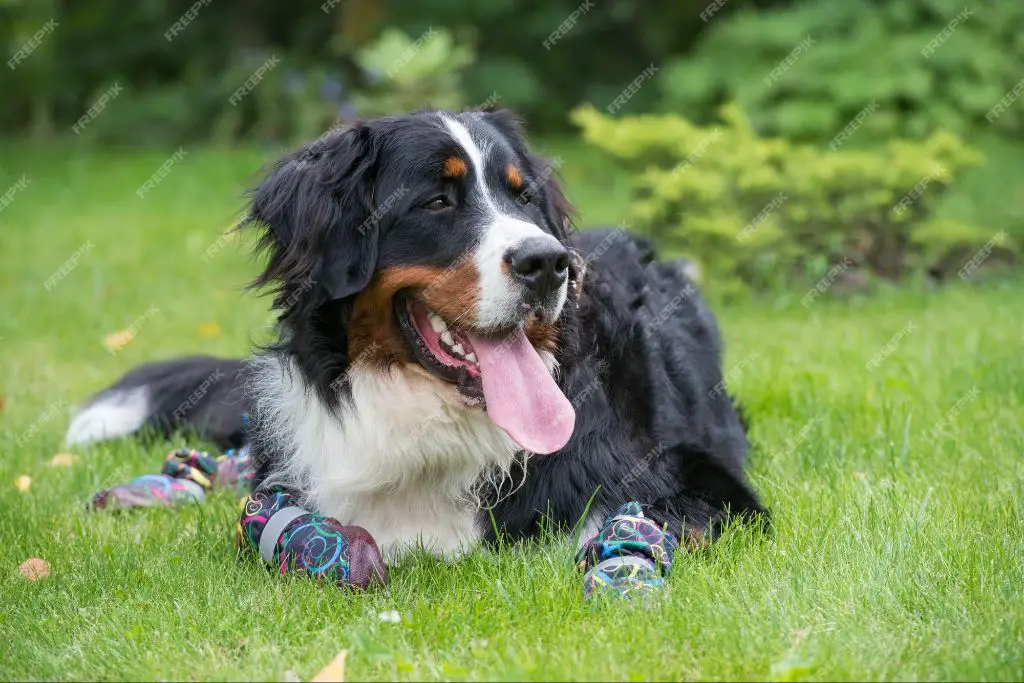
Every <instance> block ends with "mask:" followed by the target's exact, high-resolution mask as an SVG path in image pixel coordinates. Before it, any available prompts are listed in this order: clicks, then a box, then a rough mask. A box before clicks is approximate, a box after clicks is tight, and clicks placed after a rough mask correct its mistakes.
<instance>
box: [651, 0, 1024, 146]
mask: <svg viewBox="0 0 1024 683" xmlns="http://www.w3.org/2000/svg"><path fill="white" fill-rule="evenodd" d="M727 9H731V7H729V6H727ZM808 38H809V39H810V44H809V45H807V46H806V47H805V49H802V50H800V52H799V54H793V53H794V50H795V49H796V48H797V46H798V45H800V44H801V42H802V41H805V40H807V39H808ZM791 54H793V57H794V59H793V61H792V65H791V67H790V68H789V69H788V70H786V71H785V72H782V73H777V74H776V76H772V71H773V70H774V69H775V68H776V67H777V66H778V65H780V64H781V63H782V62H783V61H784V60H786V59H787V57H789V56H790V55H791ZM1022 63H1024V3H1021V2H1012V1H1011V2H992V3H978V4H972V3H965V2H963V0H899V1H898V2H890V1H888V0H886V1H885V2H878V1H877V0H841V1H840V2H821V1H820V0H801V1H800V2H797V3H793V4H792V5H790V6H788V7H781V8H780V7H772V8H770V9H764V10H757V9H754V8H752V7H750V6H744V7H741V8H740V9H738V10H737V11H735V12H731V13H729V14H727V15H726V14H722V15H715V16H714V17H712V18H711V19H710V21H709V27H708V30H707V32H706V33H705V35H704V37H703V38H702V39H701V40H700V41H698V44H697V46H696V49H695V50H694V51H693V53H692V54H691V55H686V56H682V55H681V56H677V57H674V58H672V59H670V60H668V61H667V62H666V63H665V68H664V69H663V71H662V73H661V77H660V78H659V79H658V84H659V87H660V88H661V93H662V102H661V105H660V106H661V107H662V110H663V111H668V112H682V113H685V114H686V115H687V116H689V117H691V118H693V119H695V120H697V121H701V122H703V121H710V120H711V118H713V116H714V112H715V110H716V108H717V107H718V106H719V105H720V104H722V103H725V102H736V103H738V104H739V105H740V106H741V107H743V109H744V111H747V112H750V114H751V117H752V121H753V124H754V127H755V128H756V129H757V130H758V131H760V132H761V133H762V134H767V135H782V136H784V137H786V138H789V139H798V140H804V141H817V142H828V141H829V140H831V139H833V137H834V136H835V135H836V134H837V133H839V131H840V130H841V129H842V128H843V127H844V126H846V125H847V123H848V122H849V121H850V120H851V119H853V118H854V117H855V116H857V115H858V113H859V112H861V111H863V110H864V108H865V107H870V106H874V107H875V108H876V109H875V111H874V112H873V113H872V114H871V115H870V116H868V117H866V119H865V120H864V125H863V126H862V127H861V128H860V129H859V130H858V131H857V133H856V136H855V138H854V142H857V143H858V144H859V143H860V142H862V141H864V142H868V141H884V140H886V139H888V138H889V137H891V136H893V135H898V136H904V137H915V138H917V137H925V136H927V135H929V134H930V133H931V132H932V131H934V130H937V129H946V130H951V131H953V132H955V133H958V134H961V135H964V134H968V133H969V132H973V131H972V130H971V129H972V128H976V129H992V130H994V131H996V132H999V133H1000V134H1003V135H1008V136H1013V135H1016V136H1019V137H1020V136H1022V133H1024V106H1022V105H1024V102H1016V104H1010V106H1008V107H1007V108H1006V111H1003V112H1002V113H1001V114H999V115H998V116H992V121H991V122H990V121H989V113H990V112H991V111H992V110H993V108H994V107H995V106H996V105H997V104H999V102H1000V100H1002V98H1003V97H1004V96H1007V95H1008V93H1010V92H1011V91H1013V89H1014V88H1015V87H1016V86H1018V84H1020V83H1021V82H1022V79H1024V71H1022V70H1021V64H1022ZM1018 92H1019V91H1018Z"/></svg>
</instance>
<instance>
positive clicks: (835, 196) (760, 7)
mask: <svg viewBox="0 0 1024 683" xmlns="http://www.w3.org/2000/svg"><path fill="white" fill-rule="evenodd" d="M719 3H720V4H719ZM50 22H52V23H53V28H52V30H49V31H46V30H43V29H45V27H47V26H48V23H50ZM175 26H177V28H176V29H175V28H173V27H175ZM171 31H173V35H169V32H171ZM36 39H38V40H36ZM802 42H803V43H805V44H806V45H807V46H806V48H805V49H798V50H796V51H795V48H797V46H799V45H800V44H801V43H802ZM0 45H3V46H5V47H6V49H7V55H8V58H13V59H17V63H16V64H14V66H11V64H10V63H9V64H8V65H7V66H8V67H9V68H6V69H0V72H2V74H3V75H2V76H0V79H2V84H3V93H4V106H3V107H2V108H0V130H2V131H3V132H5V133H7V134H9V135H12V136H17V137H22V138H27V139H29V140H32V141H38V140H46V139H51V138H70V139H72V140H74V142H75V143H76V144H83V143H84V144H98V145H108V146H109V145H146V146H151V145H155V146H175V145H179V144H204V143H211V142H212V143H215V144H220V145H226V144H234V145H237V144H246V145H248V144H252V143H257V144H261V145H262V144H266V143H272V144H274V145H281V144H293V143H294V142H296V141H298V140H303V139H308V138H310V137H312V136H315V135H317V134H319V133H320V132H322V131H323V130H325V129H327V128H329V127H331V126H333V125H337V124H338V123H342V122H345V121H349V120H352V119H354V118H356V117H359V116H363V117H368V116H376V115H380V114H387V113H396V112H402V111H408V110H412V109H417V108H420V107H423V106H428V105H433V106H440V107H447V108H458V107H465V106H480V105H483V104H498V105H502V106H508V107H512V108H514V109H516V110H517V111H519V112H520V113H521V114H523V115H524V117H525V118H526V120H527V121H529V124H530V129H531V131H532V132H533V133H534V136H535V139H536V140H538V141H539V143H540V144H539V146H540V147H541V149H542V150H543V151H546V152H551V151H552V150H553V151H554V154H555V155H558V154H559V153H560V152H559V150H569V151H570V152H575V151H578V145H576V144H575V143H574V142H573V141H571V140H570V138H569V137H568V136H571V135H575V134H576V133H577V132H578V129H576V128H574V127H573V125H572V119H571V118H570V117H569V115H568V113H569V112H570V111H572V110H574V109H576V108H577V107H580V106H581V105H583V104H589V105H592V107H593V109H594V111H606V112H607V111H609V106H610V105H611V103H613V102H615V101H616V98H617V97H620V96H622V95H623V94H628V97H625V98H623V99H622V100H621V101H620V105H621V106H618V105H616V106H612V107H611V109H610V110H611V111H613V112H614V115H615V116H616V117H627V118H628V117H630V116H633V115H638V114H645V113H659V114H665V115H669V116H666V117H665V118H658V119H639V120H638V121H637V122H636V124H635V125H634V124H629V123H623V124H622V126H621V127H615V126H614V125H612V123H611V122H610V121H605V122H601V123H599V122H598V119H596V118H594V116H591V115H589V114H586V113H583V114H580V115H579V117H577V119H576V121H577V122H579V123H586V125H585V126H584V128H585V129H586V130H585V132H586V134H587V135H586V137H587V139H588V140H590V141H591V142H593V143H595V144H596V146H598V147H600V148H603V149H604V150H606V151H607V152H609V153H610V154H607V155H606V154H602V153H598V154H597V155H596V156H595V155H594V154H592V153H590V152H585V153H583V154H582V155H575V156H574V157H573V159H579V160H580V161H579V163H586V164H588V165H591V164H592V165H595V166H603V165H609V166H611V165H618V166H621V167H623V168H625V169H626V170H628V171H629V172H630V173H631V174H633V175H632V177H631V184H632V185H633V188H634V194H633V202H632V204H633V205H632V206H631V208H630V209H629V210H628V211H624V212H622V213H624V214H626V215H628V216H629V217H630V222H631V227H633V228H635V229H637V230H641V231H644V232H646V233H648V234H650V235H652V236H653V237H654V238H655V240H656V241H657V242H658V243H659V244H660V245H661V246H662V247H664V248H667V249H670V250H674V251H682V250H685V251H687V252H688V253H689V254H690V255H691V256H693V257H695V258H696V259H697V260H699V261H701V262H704V263H706V264H707V265H711V264H712V263H714V264H715V265H716V267H715V268H714V269H713V272H715V273H716V274H717V275H716V276H718V277H723V278H733V277H735V278H736V282H742V283H745V284H746V285H754V286H757V287H764V286H770V285H771V283H779V282H785V281H791V280H792V279H793V278H794V277H796V276H797V274H801V275H802V276H807V277H815V276H820V274H821V273H822V272H828V269H829V268H830V267H832V266H834V265H835V263H836V259H839V260H840V261H841V260H842V258H844V257H849V256H851V255H857V256H859V257H860V258H859V259H858V260H857V266H858V269H859V270H861V271H864V272H868V273H874V274H876V275H879V276H882V277H885V278H889V279H895V278H901V277H904V276H905V275H907V274H913V273H918V272H922V271H928V270H930V271H931V272H932V274H933V275H937V276H943V275H946V274H948V273H949V272H952V271H955V270H956V269H957V268H958V267H959V265H960V264H961V263H962V261H963V260H964V259H965V258H969V257H970V250H972V249H977V248H978V245H979V243H980V244H985V243H986V241H987V240H988V239H990V238H991V236H992V235H995V234H1004V233H1005V234H1006V235H1008V236H1009V238H1010V239H1009V240H1008V241H1007V243H1006V245H1005V248H1004V249H1003V250H1002V251H1001V252H1000V256H1001V257H1000V258H999V259H993V260H992V261H991V262H990V264H991V263H996V262H1006V261H1012V255H1013V254H1014V253H1015V252H1017V251H1019V249H1020V248H1021V246H1022V245H1024V204H1022V203H1021V202H1019V201H1015V198H1016V197H1020V196H1024V165H1022V164H1021V163H1020V159H1021V158H1024V102H1019V101H1017V100H1016V95H1014V92H1016V93H1017V94H1018V95H1019V94H1020V90H1021V88H1022V87H1024V70H1022V68H1024V67H1022V65H1024V4H1021V3H1020V2H1018V1H1017V0H990V1H989V2H985V3H980V4H977V5H968V6H965V5H964V4H963V3H962V2H961V1H960V0H901V1H900V2H886V1H883V0H844V1H843V2H818V1H817V0H726V1H724V2H722V0H717V1H709V0H648V1H646V2H644V1H642V0H603V1H602V0H582V1H580V0H544V1H542V0H522V1H513V0H495V1H494V2H486V3H484V2H480V3H478V2H469V1H467V0H422V1H414V0H387V1H386V0H327V1H326V2H322V3H319V2H314V3H279V2H274V1H273V0H252V1H249V2H243V1H242V0H198V1H196V0H168V1H159V0H140V1H139V2H134V3H122V2H115V1H114V0H95V1H94V2H89V3H73V2H70V0H0ZM27 45H32V46H33V48H34V49H33V50H32V51H30V53H29V54H27V55H24V54H23V53H22V56H21V57H18V55H19V51H20V50H24V48H25V47H26V46H27ZM268 64H271V65H272V67H271V68H266V65H268ZM780 65H786V68H785V69H784V70H781V71H780V72H773V69H776V68H777V67H779V66H780ZM645 73H647V74H649V75H648V76H647V77H643V76H642V75H643V74H645ZM255 74H259V78H258V79H256V78H255V76H254V75H255ZM773 74H774V75H773ZM638 75H641V78H640V79H639V80H638ZM254 80H258V82H257V83H255V84H254V85H253V87H251V88H247V89H245V91H244V93H243V96H241V97H238V96H237V95H238V93H239V92H240V88H244V87H246V84H247V83H252V82H253V81H254ZM631 84H634V87H630V85H631ZM112 87H113V88H117V89H118V94H117V95H116V97H113V98H110V99H109V101H106V103H105V106H104V107H103V108H102V111H100V112H99V114H98V115H97V116H95V117H89V118H88V121H87V124H86V125H84V126H82V127H81V130H73V129H72V127H73V126H75V124H76V122H79V121H81V120H82V117H83V115H86V114H87V112H89V111H90V108H93V109H95V108H96V107H95V105H96V103H97V102H101V101H103V98H104V93H108V92H111V88H112ZM1001 100H1002V101H1003V102H1004V103H1006V108H1005V111H1003V112H1002V113H1001V114H1000V115H998V116H992V114H991V112H992V111H993V107H994V106H996V105H997V104H998V103H999V102H1000V101H1001ZM725 104H731V105H733V107H734V108H733V109H730V110H729V111H731V112H733V113H732V114H729V115H727V116H726V119H727V120H726V122H725V125H726V127H727V132H726V133H725V137H724V142H723V143H722V144H716V145H714V146H713V147H712V148H710V149H709V150H708V152H707V156H706V157H702V158H701V159H700V160H699V162H697V163H695V164H694V172H693V173H689V174H685V175H684V176H679V177H676V176H674V175H671V174H668V175H666V174H667V173H668V170H669V169H670V168H671V167H672V166H674V165H676V164H678V163H679V162H680V161H681V160H684V159H687V158H689V156H690V155H692V154H693V151H694V150H693V147H692V145H696V144H699V143H700V140H701V139H702V138H700V135H702V134H705V133H706V131H704V133H702V130H703V129H702V128H701V127H702V126H713V125H716V122H718V120H719V119H718V117H719V111H720V108H721V107H722V106H723V105H725ZM580 111H583V112H586V111H589V110H586V109H583V110H580ZM687 122H692V124H691V123H687ZM851 122H856V126H855V127H854V128H853V130H852V132H850V133H849V135H848V136H846V137H844V138H843V140H842V145H841V149H832V148H830V147H835V146H836V145H835V141H836V140H837V137H836V136H837V135H839V134H840V133H841V131H843V129H844V128H846V127H848V126H849V125H850V124H851ZM645 126H652V127H653V128H652V130H651V131H643V130H642V129H643V128H644V127H645ZM598 129H600V130H602V131H605V132H606V133H607V134H608V135H609V136H611V137H610V138H608V139H605V137H604V133H600V134H599V133H595V130H598ZM612 131H615V132H614V133H613V132H612ZM629 131H632V132H629ZM946 133H949V134H955V135H956V136H958V138H957V139H959V140H962V141H964V143H966V144H967V145H968V146H969V147H971V148H972V149H973V150H976V151H977V152H978V154H974V153H971V154H968V155H967V156H969V157H970V163H968V162H967V156H965V157H964V159H963V162H964V163H963V165H962V166H961V165H958V164H954V166H955V167H954V168H951V169H950V170H951V172H952V173H953V175H951V176H949V177H948V178H947V179H946V180H944V181H942V182H938V183H934V184H932V186H931V189H930V191H928V192H927V193H926V196H924V197H923V199H922V200H921V201H919V202H916V203H915V204H914V210H913V211H911V212H908V213H907V215H906V216H901V217H900V218H899V220H896V219H895V218H894V217H893V215H892V211H891V206H889V207H886V206H884V204H885V202H889V201H899V199H900V197H901V196H902V194H901V193H905V192H907V191H909V190H910V189H912V188H913V187H914V185H915V184H916V183H917V182H918V181H917V180H915V179H914V178H913V177H912V176H913V175H914V174H915V173H917V174H919V176H918V179H920V178H923V177H925V176H926V175H928V173H929V172H930V171H928V170H925V166H927V164H928V163H930V162H931V160H933V157H935V156H936V155H937V154H938V152H937V151H936V150H937V148H935V145H938V144H940V143H939V142H935V141H946V142H947V143H948V144H950V145H954V146H956V147H957V149H960V143H959V142H957V143H953V142H952V140H954V138H952V137H949V135H947V134H946ZM620 135H621V136H624V137H622V139H624V140H634V139H635V140H639V139H641V138H642V139H643V140H645V141H646V142H645V143H644V146H642V147H641V148H638V149H627V148H625V147H623V146H621V145H619V144H618V143H612V139H613V138H614V139H615V140H619V139H620V138H619V136H620ZM637 136H639V137H637ZM695 136H696V137H695ZM895 139H899V140H902V142H899V143H896V142H892V141H893V140H895ZM915 141H916V142H918V143H920V144H919V145H915V144H914V142H915ZM929 141H931V142H929ZM942 144H946V143H942ZM688 145H691V147H687V146H688ZM950 149H952V148H951V147H950ZM965 154H966V152H965ZM573 159H570V164H569V165H567V166H566V167H565V168H564V169H563V172H564V173H565V174H567V175H570V176H572V175H581V171H580V169H578V168H575V167H574V163H575V162H574V160H573ZM666 164H668V166H666ZM582 175H586V176H587V177H591V176H593V175H594V173H592V172H591V170H590V169H587V170H586V171H585V172H582ZM751 178H757V180H756V182H755V181H752V180H751ZM752 182H754V185H751V183H752ZM758 183H759V184H758ZM908 183H909V185H908ZM612 184H616V187H617V186H618V185H617V182H616V183H612ZM755 186H756V187H755ZM711 188H718V189H714V190H712V189H711ZM595 190H596V194H600V193H601V192H602V191H603V190H604V188H595ZM769 190H772V191H779V192H785V191H788V193H789V195H790V196H791V199H790V200H788V201H787V202H786V203H785V204H784V205H783V206H781V207H780V208H779V210H778V211H773V212H772V213H771V216H769V217H768V218H767V219H766V222H765V225H764V226H762V227H763V229H759V230H757V231H756V239H752V240H749V241H747V240H744V241H743V243H742V244H741V243H740V242H739V241H738V240H735V239H732V240H723V239H722V238H723V237H724V236H725V235H729V234H733V235H734V234H737V233H738V231H740V230H741V229H742V228H743V226H744V225H746V224H747V223H748V222H749V221H751V220H752V219H754V218H755V216H756V215H757V213H758V212H759V211H761V209H762V208H763V205H762V204H759V202H762V200H763V199H764V196H765V193H766V192H769ZM610 194H611V195H614V196H618V191H617V190H614V191H611V192H610ZM839 198H841V199H839ZM887 212H888V213H887ZM618 213H619V212H617V211H611V212H603V213H601V212H599V213H591V214H588V215H584V217H583V218H584V223H590V224H593V223H598V222H607V221H609V220H611V219H613V217H617V216H618ZM716 235H717V237H715V236H716ZM798 235H799V236H800V237H799V239H797V237H796V236H798ZM865 235H869V236H870V239H871V241H872V244H875V245H876V246H875V247H874V249H879V247H878V246H877V245H879V244H883V243H884V244H888V245H890V247H891V246H892V245H899V247H898V248H896V249H895V250H894V249H893V248H887V249H884V250H883V251H884V252H885V256H884V257H879V256H878V255H877V254H873V252H871V250H870V249H868V251H866V252H864V253H861V252H862V251H863V249H861V250H858V249H857V248H853V247H851V246H850V245H853V244H861V243H863V242H864V240H865V239H866V238H865ZM791 238H792V239H791ZM793 240H796V242H794V241H793ZM797 243H799V246H798V244H797ZM839 244H842V245H845V246H842V247H838V246H836V245H839ZM811 252H813V253H811ZM880 259H881V260H884V261H885V262H886V265H884V266H883V265H882V264H881V260H880ZM709 272H710V271H709Z"/></svg>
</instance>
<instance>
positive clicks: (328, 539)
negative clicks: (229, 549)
mask: <svg viewBox="0 0 1024 683" xmlns="http://www.w3.org/2000/svg"><path fill="white" fill-rule="evenodd" d="M238 547H239V548H240V549H241V550H248V551H255V552H257V553H259V555H260V557H262V558H263V561H264V562H266V563H267V564H269V565H270V566H272V567H274V568H276V569H277V570H278V572H279V573H281V574H285V573H288V572H299V573H304V574H307V575H309V576H314V577H316V578H318V579H325V580H329V581H333V582H334V583H336V584H337V585H339V586H353V587H355V588H369V587H370V586H372V585H374V584H380V585H384V584H385V583H387V577H388V572H387V568H386V567H385V566H384V561H383V560H382V559H381V555H380V550H379V549H378V548H377V543H376V542H375V541H374V540H373V537H372V536H370V534H369V532H367V531H366V529H363V528H362V527H358V526H343V525H342V524H341V523H340V522H339V521H338V520H336V519H333V518H331V517H324V516H323V515H318V514H315V513H312V512H309V511H308V510H305V509H304V508H302V507H300V506H299V503H298V501H297V500H296V499H295V498H294V497H293V496H291V495H290V494H289V493H287V492H286V491H284V490H283V489H281V488H279V487H273V488H270V489H261V490H259V491H256V492H254V493H253V494H252V495H251V496H249V497H248V498H247V499H246V500H245V501H244V502H243V503H242V517H241V519H240V520H239V521H238Z"/></svg>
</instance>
